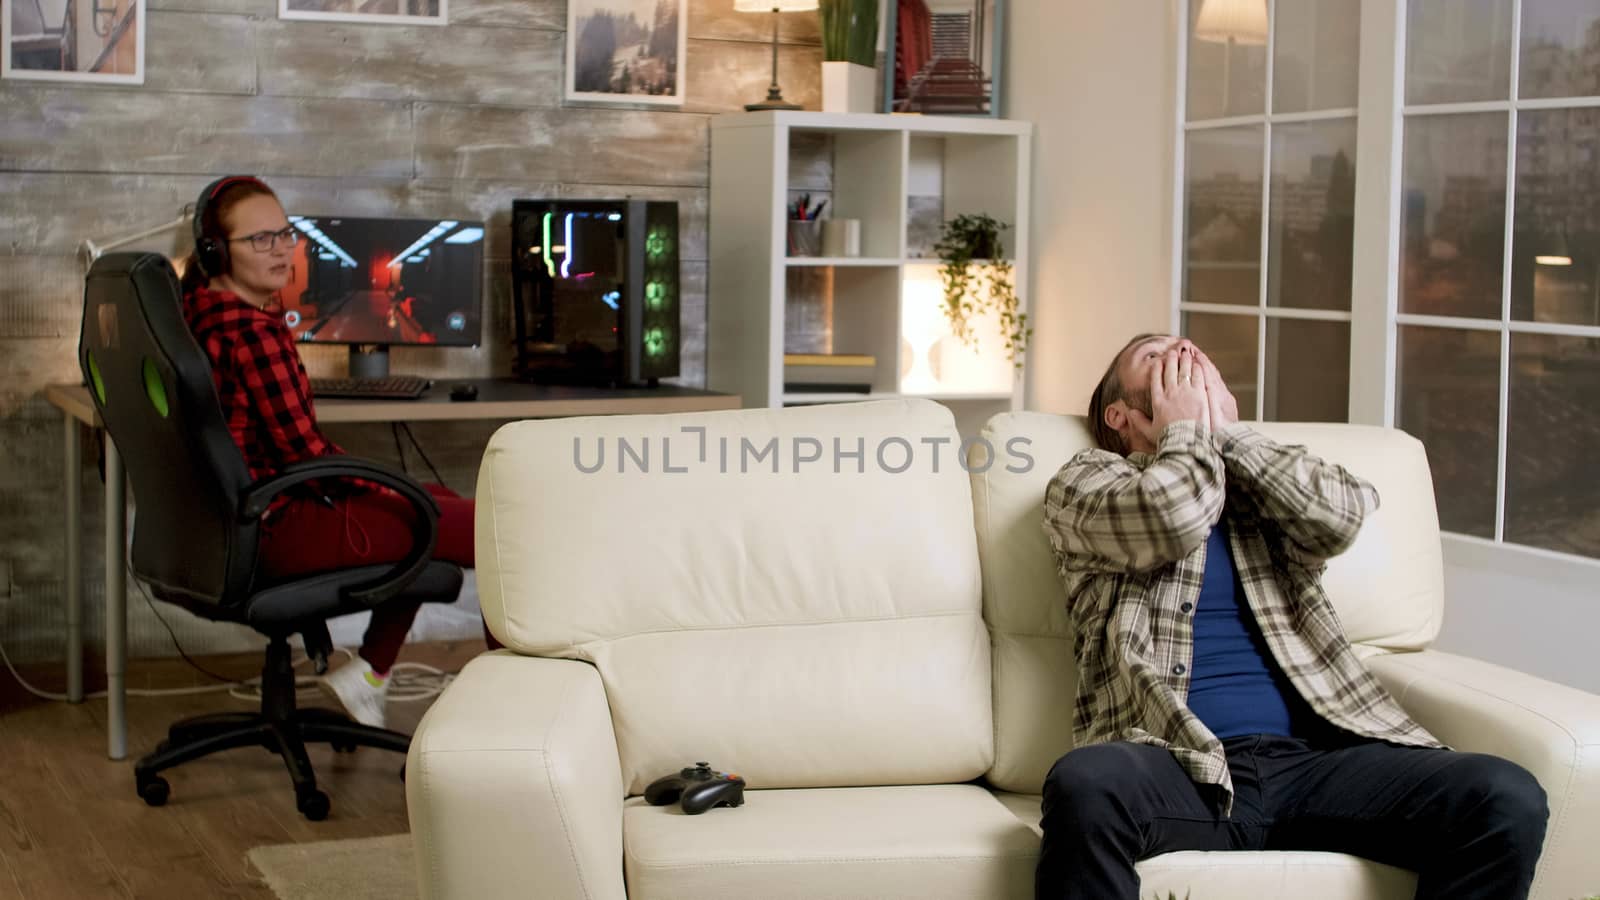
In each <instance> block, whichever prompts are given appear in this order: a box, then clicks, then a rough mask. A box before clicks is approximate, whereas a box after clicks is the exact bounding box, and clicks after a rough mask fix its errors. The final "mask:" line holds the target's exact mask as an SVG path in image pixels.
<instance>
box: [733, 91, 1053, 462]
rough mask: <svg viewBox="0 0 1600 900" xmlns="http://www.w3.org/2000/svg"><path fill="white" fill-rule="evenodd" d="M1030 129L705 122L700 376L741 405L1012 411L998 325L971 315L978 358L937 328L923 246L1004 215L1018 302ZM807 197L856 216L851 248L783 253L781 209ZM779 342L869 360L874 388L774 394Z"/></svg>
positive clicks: (1017, 404) (892, 118)
mask: <svg viewBox="0 0 1600 900" xmlns="http://www.w3.org/2000/svg"><path fill="white" fill-rule="evenodd" d="M1032 133H1033V129H1032V126H1031V125H1029V124H1027V123H1022V122H1008V121H1001V120H995V119H988V118H961V117H952V116H906V115H876V114H872V115H867V114H848V115H846V114H833V113H818V112H805V111H798V112H754V113H736V114H729V115H722V116H717V117H715V118H713V119H712V120H711V223H710V231H711V236H710V239H711V248H710V256H711V271H710V284H709V298H710V299H709V303H708V307H709V321H708V323H707V347H706V352H707V360H706V381H707V386H708V387H709V388H711V389H712V390H718V391H730V392H736V393H738V394H740V395H741V396H742V397H743V398H744V402H745V403H746V404H747V405H749V406H754V407H775V406H782V405H786V404H807V403H848V402H855V401H860V400H872V399H881V398H885V397H906V396H917V397H929V398H931V399H935V400H938V401H940V402H943V403H946V404H948V405H950V406H951V407H952V409H953V410H954V411H955V412H956V416H957V419H958V422H963V423H965V422H975V423H977V424H979V425H981V423H982V422H983V421H984V420H986V419H987V418H988V417H989V416H990V415H993V414H994V413H996V412H999V411H1002V410H1005V409H1020V408H1021V404H1022V372H1021V370H1016V369H1014V368H1013V367H1012V365H1011V363H1010V361H1009V360H1008V359H1007V358H1006V355H1005V350H1004V346H1003V344H1002V343H1001V341H1000V337H999V332H998V328H997V326H996V325H995V323H993V322H989V323H982V322H980V323H979V324H978V327H977V328H976V331H977V334H978V349H977V351H976V352H974V351H972V350H970V349H968V348H966V347H964V346H962V345H961V344H960V343H959V342H958V341H956V340H955V339H954V338H953V337H950V336H949V335H948V326H946V325H944V321H943V315H942V313H941V312H939V306H938V304H939V303H940V302H941V301H940V297H941V296H942V291H941V289H940V288H939V285H938V281H937V279H938V265H939V261H938V259H937V258H935V257H933V256H932V250H931V247H929V248H926V249H925V252H926V255H922V253H923V250H924V248H923V246H922V245H924V244H931V242H932V240H933V239H936V238H937V234H938V231H937V228H938V224H939V223H942V222H943V221H944V220H947V219H950V218H954V217H955V216H957V215H960V214H962V213H987V214H988V215H991V216H994V217H995V218H996V219H999V220H1000V221H1002V222H1005V223H1007V224H1008V225H1010V226H1011V227H1010V228H1008V229H1007V230H1006V233H1005V234H1004V236H1003V237H1004V242H1005V246H1006V249H1007V251H1008V255H1009V260H1008V261H1009V262H1010V263H1011V264H1012V267H1013V273H1012V279H1013V282H1014V284H1015V286H1016V290H1017V296H1018V300H1019V301H1020V302H1021V307H1022V310H1023V311H1024V312H1026V311H1027V309H1028V297H1027V296H1026V287H1027V284H1028V264H1029V259H1028V231H1029V229H1028V193H1029V192H1028V175H1029V172H1030V166H1031V163H1030V156H1029V154H1030V141H1031V139H1032ZM804 193H809V194H810V195H811V197H812V200H813V202H815V201H816V200H817V199H826V200H827V201H828V206H827V208H826V210H825V212H824V214H823V218H824V219H827V218H834V217H840V218H853V219H860V220H861V251H862V255H861V256H859V257H847V258H837V257H806V256H789V255H788V252H787V250H788V208H789V203H790V202H791V200H792V199H793V198H795V197H796V196H798V195H800V194H804ZM913 202H915V203H916V205H917V210H918V212H917V213H916V214H915V215H914V214H913V213H912V211H911V209H910V207H911V205H912V203H913ZM919 224H920V225H921V226H922V227H921V228H918V225H919ZM930 229H931V231H930ZM912 232H916V233H917V235H918V236H919V237H918V239H916V240H914V239H913V234H912ZM930 317H931V318H930ZM935 323H936V324H935ZM936 331H938V332H939V333H940V334H942V336H939V337H930V335H933V334H934V333H935V332H936ZM912 332H915V334H914V335H913V334H912ZM913 337H916V338H917V341H916V343H918V344H922V345H923V346H921V347H918V346H915V345H914V342H913V340H912V338H913ZM929 341H931V342H932V343H929ZM785 352H791V353H860V354H870V355H872V356H873V357H875V359H876V367H875V370H874V372H873V378H872V391H871V393H867V394H862V393H838V394H836V393H800V392H789V393H785V392H784V390H783V355H784V353H785ZM962 430H963V433H965V432H966V431H967V430H968V429H967V428H965V427H963V429H962Z"/></svg>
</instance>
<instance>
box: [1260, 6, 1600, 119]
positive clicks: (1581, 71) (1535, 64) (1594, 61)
mask: <svg viewBox="0 0 1600 900" xmlns="http://www.w3.org/2000/svg"><path fill="white" fill-rule="evenodd" d="M1280 8H1281V7H1280ZM1597 26H1600V7H1596V6H1595V3H1594V0H1522V63H1521V68H1520V70H1519V71H1518V73H1517V93H1519V94H1521V95H1522V96H1524V97H1584V96H1592V95H1595V94H1600V27H1597Z"/></svg>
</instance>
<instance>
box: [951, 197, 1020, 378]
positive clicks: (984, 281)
mask: <svg viewBox="0 0 1600 900" xmlns="http://www.w3.org/2000/svg"><path fill="white" fill-rule="evenodd" d="M1007 227H1009V226H1008V225H1006V223H1004V222H1001V221H999V220H997V219H995V218H994V217H992V216H988V215H983V214H976V215H974V214H963V215H959V216H956V217H955V218H954V219H951V220H949V221H948V222H945V223H944V229H943V231H942V233H941V234H940V235H939V242H938V243H936V244H934V245H933V249H934V252H935V253H937V254H938V255H939V259H940V260H941V262H942V265H940V267H939V275H940V277H941V278H942V279H943V280H944V315H945V319H946V320H948V321H949V323H950V332H951V333H952V334H953V335H955V337H956V338H957V339H958V340H960V341H961V343H963V344H965V345H966V346H968V347H971V348H973V349H974V350H976V349H977V347H978V337H977V335H976V334H974V333H973V331H972V319H974V318H975V317H977V316H981V315H983V314H984V313H985V312H988V311H989V310H994V311H995V312H997V313H998V314H999V319H1000V337H1001V340H1002V341H1004V343H1005V350H1006V356H1007V357H1008V358H1009V359H1010V360H1011V364H1012V366H1014V367H1016V368H1018V369H1020V368H1022V357H1023V354H1024V353H1025V352H1026V351H1027V348H1028V339H1029V338H1030V337H1032V335H1033V328H1032V326H1030V325H1029V324H1028V315H1027V313H1024V312H1021V311H1019V310H1018V308H1017V307H1018V300H1017V291H1016V285H1015V284H1014V283H1013V280H1012V267H1011V262H1010V261H1009V260H1008V259H1006V250H1005V244H1004V242H1003V241H1002V240H1001V237H1000V233H1001V231H1002V230H1004V229H1005V228H1007Z"/></svg>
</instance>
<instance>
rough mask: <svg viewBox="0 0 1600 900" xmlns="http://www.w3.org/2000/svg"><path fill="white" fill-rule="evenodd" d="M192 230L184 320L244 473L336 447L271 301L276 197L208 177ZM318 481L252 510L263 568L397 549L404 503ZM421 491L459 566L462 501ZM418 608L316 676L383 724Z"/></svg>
mask: <svg viewBox="0 0 1600 900" xmlns="http://www.w3.org/2000/svg"><path fill="white" fill-rule="evenodd" d="M194 238H195V252H194V253H193V254H192V255H190V257H189V258H188V259H187V260H186V262H185V265H184V269H183V281H182V286H183V304H184V318H185V319H186V320H187V321H188V323H189V329H190V331H192V332H193V333H194V336H195V339H196V340H197V341H198V342H199V344H200V346H201V348H202V349H203V350H204V351H205V353H206V356H208V357H209V358H210V360H211V367H212V371H213V373H214V377H215V379H216V383H217V394H218V396H219V397H220V399H221V401H222V414H223V417H224V418H225V419H226V420H227V423H228V430H229V432H230V433H232V435H233V440H234V443H236V444H238V445H239V452H240V453H242V454H243V455H244V460H245V464H246V465H247V466H249V469H250V475H251V477H252V478H257V479H259V478H262V477H265V476H268V475H272V474H275V473H277V472H279V471H281V470H282V469H283V468H284V467H286V466H288V465H289V464H291V463H296V462H300V461H302V460H306V459H311V458H314V457H318V456H325V455H328V454H331V453H343V452H344V451H343V450H341V449H340V448H339V447H338V445H336V444H334V443H333V442H332V441H330V440H328V438H327V437H326V436H325V435H323V433H322V431H321V430H320V429H318V428H317V417H316V413H315V411H314V410H313V409H312V405H311V385H310V382H309V380H308V379H307V377H306V370H305V367H304V366H303V365H301V363H300V356H299V354H298V353H297V352H296V350H295V346H294V338H293V336H292V335H291V334H290V333H289V329H288V327H287V326H286V325H285V324H284V321H283V318H282V316H281V315H279V314H278V313H277V312H276V311H275V310H274V307H275V306H276V295H277V293H278V291H280V290H282V289H283V287H284V286H285V285H286V284H287V283H288V281H289V276H290V273H291V271H292V263H293V261H294V247H295V244H296V243H297V242H298V240H299V233H298V232H297V231H295V229H294V227H293V226H291V225H290V224H289V220H288V217H287V216H286V215H285V214H284V211H283V207H282V206H281V205H279V203H278V198H277V195H276V194H274V193H273V192H272V189H271V188H269V187H267V186H266V184H264V183H262V182H261V181H260V180H258V179H255V178H249V177H231V178H223V179H219V180H218V181H215V182H213V183H212V184H210V185H208V186H207V187H206V189H205V190H204V191H202V192H201V194H200V199H199V200H198V202H197V203H196V205H195V215H194ZM320 489H321V490H324V491H326V492H327V493H328V494H330V496H324V495H323V494H321V493H318V492H316V491H313V490H311V489H310V487H309V486H307V485H300V486H298V487H296V488H292V489H290V490H289V491H286V492H285V493H284V494H283V495H282V496H280V497H279V498H277V499H276V500H275V501H274V502H273V504H272V506H271V508H270V509H269V510H268V511H267V513H266V515H265V516H264V517H263V520H262V528H261V542H260V548H259V556H258V560H259V561H258V566H259V567H260V570H261V571H262V573H263V574H265V575H267V576H268V577H270V578H285V577H291V576H297V575H307V574H311V573H314V572H321V571H327V570H331V569H340V568H348V567H353V566H361V565H376V564H382V563H391V562H398V561H399V560H400V559H402V558H403V557H404V556H405V554H406V552H407V551H408V550H409V549H410V547H411V543H412V538H411V522H412V517H413V512H412V508H411V504H410V503H409V502H408V501H406V500H405V499H403V498H402V497H401V496H400V495H398V494H396V493H394V492H392V491H389V490H387V489H384V488H378V487H376V486H370V485H369V486H360V485H355V484H352V483H350V482H349V481H347V480H332V481H329V482H327V483H326V484H324V485H321V486H320ZM427 490H428V492H429V493H430V494H432V495H433V496H434V498H435V499H436V500H437V501H438V504H439V537H438V541H437V543H436V544H435V546H434V552H433V556H434V558H435V559H441V560H445V561H448V562H452V563H455V564H457V565H460V566H468V567H470V566H471V565H472V555H473V550H472V517H473V502H472V501H471V500H470V499H465V498H462V497H460V496H458V495H456V494H454V493H452V492H451V491H449V490H448V489H447V488H444V487H442V486H440V485H431V484H430V485H427ZM418 606H419V604H417V603H415V602H409V603H408V602H403V601H399V600H394V601H390V602H388V603H384V604H382V605H380V606H378V607H377V608H375V609H374V610H373V611H372V623H371V624H370V625H368V626H367V632H366V635H365V637H364V639H363V641H362V644H361V649H360V653H359V655H358V656H357V657H356V659H355V660H354V662H352V663H347V664H346V665H344V666H342V667H340V668H338V669H336V670H335V671H334V672H333V673H332V674H331V675H329V676H328V677H327V678H326V679H325V680H324V684H325V685H326V686H327V687H328V688H329V689H330V690H331V691H332V692H333V694H334V695H335V696H337V697H338V699H339V702H340V703H342V704H343V705H344V707H345V709H346V710H348V711H349V713H350V715H351V716H352V717H354V718H355V719H356V720H357V721H359V722H362V723H364V724H367V725H373V726H377V727H382V726H383V722H384V700H385V698H386V696H387V694H388V686H389V679H388V674H389V669H390V667H391V666H393V665H394V661H395V658H396V657H397V656H398V655H399V653H400V647H401V645H403V644H404V643H405V639H406V632H407V631H409V630H410V629H411V623H412V621H413V620H414V619H415V618H416V616H417V609H418ZM485 633H486V634H487V629H486V630H485Z"/></svg>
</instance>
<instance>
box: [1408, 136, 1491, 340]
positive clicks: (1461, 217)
mask: <svg viewBox="0 0 1600 900" xmlns="http://www.w3.org/2000/svg"><path fill="white" fill-rule="evenodd" d="M1405 129H1406V131H1405V162H1404V164H1403V165H1402V170H1403V171H1402V174H1401V209H1400V234H1401V247H1400V311H1401V312H1406V313H1423V314H1427V315H1435V316H1473V317H1477V318H1488V319H1498V318H1500V293H1501V272H1502V271H1503V270H1502V259H1503V258H1504V257H1505V237H1504V235H1505V227H1506V223H1505V209H1506V191H1505V187H1506V116H1505V114H1503V113H1473V114H1470V115H1462V116H1422V117H1417V116H1413V117H1411V118H1408V119H1407V120H1406V123H1405Z"/></svg>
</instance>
